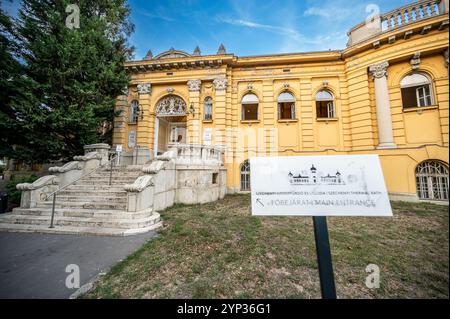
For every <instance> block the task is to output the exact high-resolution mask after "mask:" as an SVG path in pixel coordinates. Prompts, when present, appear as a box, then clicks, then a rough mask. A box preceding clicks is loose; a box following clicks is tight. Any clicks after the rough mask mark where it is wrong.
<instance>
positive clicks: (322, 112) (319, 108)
mask: <svg viewBox="0 0 450 319" xmlns="http://www.w3.org/2000/svg"><path fill="white" fill-rule="evenodd" d="M335 113H336V112H335V110H334V98H333V94H331V93H330V92H329V91H327V90H320V91H319V92H317V94H316V114H317V115H316V116H317V118H334V117H336V114H335Z"/></svg>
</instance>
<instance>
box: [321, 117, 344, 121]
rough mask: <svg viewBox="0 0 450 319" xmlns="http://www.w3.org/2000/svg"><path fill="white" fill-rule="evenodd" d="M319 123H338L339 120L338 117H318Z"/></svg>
mask: <svg viewBox="0 0 450 319" xmlns="http://www.w3.org/2000/svg"><path fill="white" fill-rule="evenodd" d="M316 121H317V122H337V121H339V119H338V118H337V117H330V118H328V117H318V118H316Z"/></svg>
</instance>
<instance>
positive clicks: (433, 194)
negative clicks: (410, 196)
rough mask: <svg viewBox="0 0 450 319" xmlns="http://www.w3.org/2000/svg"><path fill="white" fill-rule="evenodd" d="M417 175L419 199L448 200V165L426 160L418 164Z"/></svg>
mask: <svg viewBox="0 0 450 319" xmlns="http://www.w3.org/2000/svg"><path fill="white" fill-rule="evenodd" d="M415 175H416V187H417V196H418V197H419V199H428V200H448V190H449V181H448V165H446V164H445V163H443V162H441V161H437V160H426V161H423V162H421V163H420V164H419V165H417V167H416V171H415Z"/></svg>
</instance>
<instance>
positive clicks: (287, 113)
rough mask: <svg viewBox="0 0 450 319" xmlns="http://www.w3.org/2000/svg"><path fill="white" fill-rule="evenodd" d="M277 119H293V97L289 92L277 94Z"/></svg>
mask: <svg viewBox="0 0 450 319" xmlns="http://www.w3.org/2000/svg"><path fill="white" fill-rule="evenodd" d="M278 119H279V120H293V119H295V97H294V96H293V95H292V94H291V93H289V92H283V93H281V94H280V95H279V96H278Z"/></svg>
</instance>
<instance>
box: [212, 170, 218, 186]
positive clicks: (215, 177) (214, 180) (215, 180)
mask: <svg viewBox="0 0 450 319" xmlns="http://www.w3.org/2000/svg"><path fill="white" fill-rule="evenodd" d="M218 176H219V173H213V174H212V183H213V184H217V177H218Z"/></svg>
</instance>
